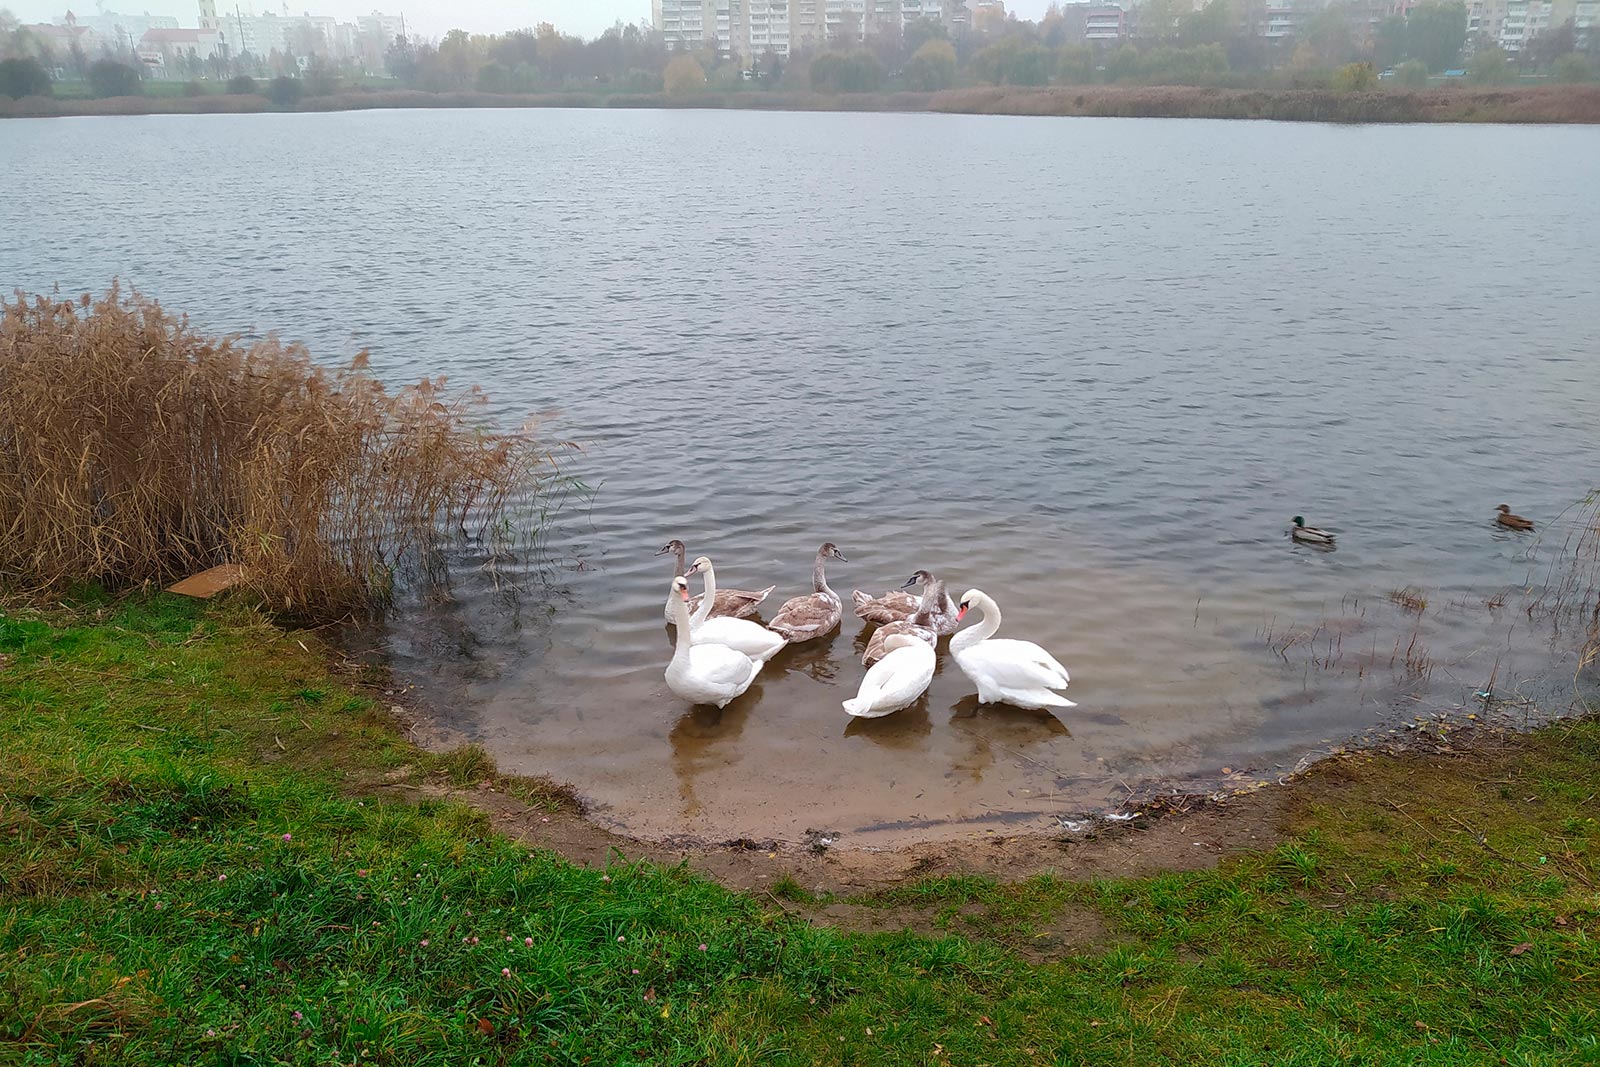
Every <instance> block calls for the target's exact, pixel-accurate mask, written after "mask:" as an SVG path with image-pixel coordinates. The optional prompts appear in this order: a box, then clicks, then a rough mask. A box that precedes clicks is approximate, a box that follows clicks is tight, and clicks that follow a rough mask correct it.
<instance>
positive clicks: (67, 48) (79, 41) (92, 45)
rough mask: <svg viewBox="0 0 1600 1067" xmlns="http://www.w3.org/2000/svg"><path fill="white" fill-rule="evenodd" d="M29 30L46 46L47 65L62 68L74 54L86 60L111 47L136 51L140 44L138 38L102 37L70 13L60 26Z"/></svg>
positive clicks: (48, 25) (38, 27) (51, 25)
mask: <svg viewBox="0 0 1600 1067" xmlns="http://www.w3.org/2000/svg"><path fill="white" fill-rule="evenodd" d="M25 29H27V30H28V32H29V33H31V34H32V35H33V37H34V39H35V40H37V41H39V42H40V43H41V44H42V45H44V47H45V51H46V53H47V59H46V62H47V64H56V65H59V64H60V63H61V62H62V61H63V60H66V59H67V58H69V57H70V56H72V54H73V53H74V52H76V53H77V54H78V55H80V56H83V57H93V56H95V55H97V54H99V52H100V51H101V50H102V49H103V48H105V47H107V46H111V47H117V46H122V47H132V46H133V45H134V44H135V43H137V42H138V38H137V37H135V38H133V40H131V41H127V40H123V39H121V38H116V37H110V38H106V37H102V36H101V35H100V34H98V33H96V32H95V31H94V30H92V29H91V28H89V27H88V26H84V25H80V24H79V23H78V20H77V18H76V16H74V15H73V14H72V12H70V11H68V12H67V15H66V18H64V19H62V20H60V21H59V22H56V23H51V24H42V25H38V26H27V27H25Z"/></svg>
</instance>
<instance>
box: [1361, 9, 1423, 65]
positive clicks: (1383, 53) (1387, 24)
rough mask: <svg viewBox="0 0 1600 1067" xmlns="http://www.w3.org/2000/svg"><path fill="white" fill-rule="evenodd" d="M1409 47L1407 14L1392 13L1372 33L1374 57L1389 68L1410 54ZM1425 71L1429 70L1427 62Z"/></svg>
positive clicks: (1374, 60)
mask: <svg viewBox="0 0 1600 1067" xmlns="http://www.w3.org/2000/svg"><path fill="white" fill-rule="evenodd" d="M1409 47H1410V42H1409V40H1408V39H1407V28H1406V20H1405V16H1403V15H1390V16H1389V17H1388V18H1386V19H1384V20H1383V21H1382V22H1380V23H1378V28H1377V29H1376V30H1375V31H1374V32H1373V35H1372V58H1373V62H1375V63H1376V64H1377V65H1378V66H1380V67H1382V68H1384V69H1386V70H1387V69H1388V68H1389V67H1392V66H1394V65H1395V64H1396V63H1399V62H1400V61H1401V60H1403V59H1405V58H1406V56H1407V55H1408V52H1407V49H1408V48H1409ZM1423 71H1424V73H1426V71H1427V67H1426V64H1424V67H1423Z"/></svg>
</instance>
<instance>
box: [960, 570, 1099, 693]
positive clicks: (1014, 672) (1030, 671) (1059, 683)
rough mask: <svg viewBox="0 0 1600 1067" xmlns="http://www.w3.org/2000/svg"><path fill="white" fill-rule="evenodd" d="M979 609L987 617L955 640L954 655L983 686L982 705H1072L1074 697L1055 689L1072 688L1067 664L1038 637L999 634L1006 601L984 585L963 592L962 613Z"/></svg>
mask: <svg viewBox="0 0 1600 1067" xmlns="http://www.w3.org/2000/svg"><path fill="white" fill-rule="evenodd" d="M972 608H977V609H978V611H979V612H981V613H982V615H983V619H982V621H980V622H979V623H978V625H976V626H969V627H968V628H967V629H965V630H962V631H961V632H959V633H958V634H956V635H955V636H954V637H952V638H951V639H950V655H951V656H952V657H953V658H954V659H955V661H956V666H957V667H960V668H961V673H962V674H965V675H966V676H967V677H968V678H970V679H971V680H972V684H973V685H976V686H977V687H978V703H980V704H1013V705H1015V706H1017V707H1019V708H1036V709H1039V708H1071V707H1076V705H1075V704H1073V702H1072V701H1070V700H1068V699H1067V698H1066V697H1064V696H1062V695H1061V694H1060V693H1057V692H1055V690H1057V689H1065V688H1066V687H1067V682H1068V680H1069V679H1068V677H1067V669H1066V668H1065V667H1063V666H1062V665H1061V664H1060V663H1058V662H1057V661H1056V659H1055V657H1053V656H1052V655H1050V653H1048V652H1046V651H1045V650H1044V649H1042V648H1040V647H1039V646H1038V645H1036V644H1034V643H1033V642H1032V641H1013V640H1010V639H1008V638H996V637H995V636H994V632H995V631H996V630H998V629H1000V606H999V605H998V604H996V603H995V602H994V598H993V597H990V596H989V595H988V594H986V593H984V592H983V591H982V590H979V589H968V590H967V591H966V593H965V594H963V595H962V597H961V607H960V609H959V611H958V614H959V615H960V616H961V617H962V618H966V615H967V612H968V611H969V610H971V609H972Z"/></svg>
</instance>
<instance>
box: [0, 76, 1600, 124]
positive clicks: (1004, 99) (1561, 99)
mask: <svg viewBox="0 0 1600 1067" xmlns="http://www.w3.org/2000/svg"><path fill="white" fill-rule="evenodd" d="M523 107H566V108H589V107H621V108H714V109H720V108H726V109H745V110H766V111H906V112H942V113H951V114H974V115H1079V116H1098V117H1128V118H1212V119H1276V120H1280V121H1292V122H1508V123H1600V86H1582V85H1572V86H1548V87H1546V86H1538V87H1514V88H1500V89H1473V88H1466V87H1462V88H1436V89H1398V88H1397V89H1381V90H1377V91H1374V92H1345V93H1341V92H1334V91H1332V90H1324V89H1217V88H1201V87H1195V86H1153V87H1151V86H1141V87H1133V86H1083V87H1058V88H1052V89H1030V88H1018V87H1003V88H975V89H952V90H948V91H945V92H937V93H851V94H845V95H839V96H830V95H824V94H819V93H794V92H734V93H713V92H705V93H697V94H692V95H687V96H667V95H663V94H626V93H612V94H600V93H548V94H542V95H523V96H516V95H498V94H493V93H479V92H467V91H462V92H444V93H426V92H418V91H412V90H386V91H377V92H345V93H338V94H335V95H332V96H318V97H308V98H306V99H304V100H302V101H301V102H300V103H299V105H298V108H297V109H298V110H300V111H355V110H367V109H377V108H523ZM276 110H281V109H279V108H277V107H275V106H274V105H273V104H272V103H271V102H270V101H268V100H267V99H266V98H265V97H262V96H253V95H251V96H217V95H207V96H198V97H160V98H157V97H117V98H113V99H106V100H73V99H47V98H42V97H29V98H27V99H23V100H3V99H0V118H4V117H11V118H22V117H50V116H67V115H167V114H219V113H221V114H248V113H255V112H263V111H276Z"/></svg>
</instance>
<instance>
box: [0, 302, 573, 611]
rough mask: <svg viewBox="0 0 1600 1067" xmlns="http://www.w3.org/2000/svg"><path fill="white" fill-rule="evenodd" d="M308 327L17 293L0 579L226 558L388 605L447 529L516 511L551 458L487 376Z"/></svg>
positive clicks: (287, 582)
mask: <svg viewBox="0 0 1600 1067" xmlns="http://www.w3.org/2000/svg"><path fill="white" fill-rule="evenodd" d="M365 367H366V355H365V353H362V354H361V355H360V356H358V357H357V358H356V360H355V361H354V362H352V363H351V364H350V365H349V366H348V367H345V368H343V369H338V370H330V369H327V368H324V367H321V366H318V365H317V364H315V363H313V362H312V360H311V357H310V355H309V354H308V353H307V352H306V350H305V349H304V348H302V347H299V346H296V345H285V344H281V343H279V342H278V341H276V340H270V339H269V340H266V341H260V342H256V343H250V344H246V343H243V342H241V341H239V340H237V339H234V338H216V337H209V336H206V335H204V334H201V333H199V332H197V331H196V330H194V329H192V328H191V327H190V326H189V324H188V322H187V320H186V319H184V318H179V317H175V316H173V315H172V314H170V313H168V312H167V311H166V310H165V309H163V308H162V307H160V306H159V305H158V304H157V303H155V302H154V301H151V300H148V299H145V298H144V297H141V296H139V295H138V294H132V295H124V294H123V293H122V292H121V291H120V290H119V289H117V288H115V287H113V288H112V290H111V291H110V292H109V293H108V294H107V295H106V296H105V297H103V298H101V299H99V300H91V299H90V298H89V297H88V296H84V297H82V298H81V299H79V300H77V301H71V302H68V301H62V300H59V299H52V298H49V297H43V296H39V297H27V296H24V295H23V294H20V293H19V294H17V297H16V299H15V300H14V301H11V302H4V301H0V585H3V586H5V587H7V588H9V589H10V590H11V591H13V592H17V591H35V592H56V591H59V590H62V589H64V588H67V587H69V586H71V585H74V584H77V583H95V584H100V585H103V586H106V587H109V588H113V589H117V588H126V587H128V586H133V585H138V584H140V583H145V582H157V583H163V584H165V583H167V582H170V581H172V580H175V579H179V578H182V577H184V576H185V575H188V574H192V573H194V572H197V571H200V570H204V569H206V568H208V567H212V566H215V565H217V564H220V563H224V562H230V563H236V564H239V565H240V566H241V567H242V568H243V574H244V583H245V584H246V585H247V586H248V587H249V588H251V589H254V590H255V591H257V592H258V593H260V594H261V595H262V596H263V597H265V598H266V599H267V601H268V602H269V603H270V604H271V605H272V606H273V607H274V608H275V609H277V610H286V611H289V612H292V613H294V614H297V615H301V616H304V617H309V618H317V619H329V618H336V617H340V616H344V615H348V614H350V613H352V612H358V611H360V610H361V609H364V608H371V607H374V606H379V605H381V604H383V603H384V602H385V600H386V598H387V597H388V596H389V594H390V592H391V590H392V581H393V575H394V573H395V568H396V566H397V565H398V564H400V563H401V562H402V561H403V560H404V559H406V558H407V557H408V555H411V554H416V553H425V552H427V551H428V550H429V549H430V548H431V547H433V546H435V545H437V544H438V543H440V539H441V538H442V537H447V536H451V535H455V536H459V533H457V532H456V531H457V530H458V529H460V528H470V529H471V530H472V531H473V532H475V533H476V532H480V531H483V530H485V529H487V530H489V531H492V532H494V533H500V534H506V533H510V532H514V531H515V530H516V529H517V524H516V523H514V522H513V521H512V517H511V509H512V508H513V507H520V506H521V505H522V504H523V503H526V502H528V501H529V500H536V499H537V495H538V493H539V492H540V491H541V489H542V488H543V486H544V480H545V479H547V478H548V477H549V476H550V475H551V473H552V472H553V470H554V463H553V457H552V456H551V454H550V453H549V452H548V451H546V450H545V449H543V448H541V447H540V445H539V444H538V443H537V442H536V441H535V440H534V439H533V438H532V436H531V435H530V434H502V433H493V432H489V431H487V430H484V429H481V428H479V427H478V426H476V425H475V424H474V423H473V422H472V421H471V419H470V417H469V416H470V414H471V412H472V409H473V408H474V406H475V405H477V404H478V403H479V402H480V401H481V399H482V395H481V394H480V393H478V392H477V391H476V390H473V391H471V392H468V393H466V394H463V395H454V396H451V395H447V394H446V393H445V391H444V381H443V379H439V380H437V381H427V380H425V381H423V382H421V383H419V384H417V385H415V386H411V387H408V388H405V389H402V390H400V391H398V392H390V391H388V390H386V389H385V388H384V387H383V386H382V385H381V384H380V383H379V382H378V381H376V380H375V379H374V378H372V377H371V376H370V375H369V374H368V373H367V372H366V369H365Z"/></svg>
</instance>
